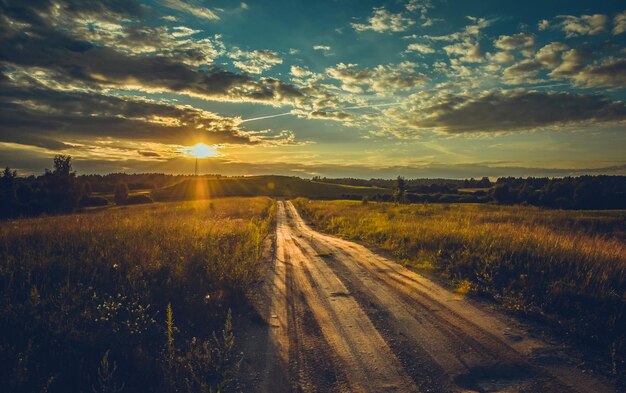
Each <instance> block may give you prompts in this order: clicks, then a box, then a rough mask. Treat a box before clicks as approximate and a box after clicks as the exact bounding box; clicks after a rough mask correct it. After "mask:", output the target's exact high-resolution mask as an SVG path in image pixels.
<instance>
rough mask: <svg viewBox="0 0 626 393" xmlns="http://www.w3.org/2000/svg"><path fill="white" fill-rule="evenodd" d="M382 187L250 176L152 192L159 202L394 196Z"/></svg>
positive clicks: (183, 183) (200, 181)
mask: <svg viewBox="0 0 626 393" xmlns="http://www.w3.org/2000/svg"><path fill="white" fill-rule="evenodd" d="M391 193H392V190H390V189H386V188H380V187H360V186H350V185H343V184H330V183H323V182H318V181H313V180H307V179H301V178H299V177H289V176H276V175H267V176H249V177H229V178H208V179H207V178H201V179H189V180H183V181H181V182H179V183H177V184H174V185H172V186H169V187H164V188H161V189H157V190H154V191H152V197H153V198H154V199H155V200H157V201H168V200H190V199H206V198H216V197H229V196H260V195H264V196H271V197H286V198H295V197H299V196H303V197H308V198H313V199H338V198H340V199H361V198H362V197H364V196H367V197H372V196H375V195H377V194H380V195H387V194H391Z"/></svg>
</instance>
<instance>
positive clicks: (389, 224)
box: [295, 199, 626, 357]
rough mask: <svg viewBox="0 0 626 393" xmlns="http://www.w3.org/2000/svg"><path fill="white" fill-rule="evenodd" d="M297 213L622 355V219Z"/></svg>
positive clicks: (457, 209)
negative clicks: (614, 349) (615, 349)
mask: <svg viewBox="0 0 626 393" xmlns="http://www.w3.org/2000/svg"><path fill="white" fill-rule="evenodd" d="M295 203H296V206H297V207H298V209H299V210H300V211H301V213H302V214H303V216H304V217H305V218H306V219H308V220H309V221H310V222H312V223H313V224H315V225H316V227H317V228H318V229H320V230H322V231H325V232H328V233H333V234H337V235H340V236H343V237H345V238H348V239H353V240H360V241H364V242H365V243H368V244H370V245H373V246H376V247H380V248H383V249H385V250H387V251H389V252H391V253H392V254H393V255H394V256H395V257H397V258H398V260H400V261H402V262H403V263H405V264H408V265H413V266H416V267H420V268H429V267H431V268H434V269H436V270H437V271H438V272H440V273H442V274H443V275H444V276H445V277H447V278H449V279H450V280H452V281H453V282H455V283H457V284H459V283H460V284H459V286H460V287H461V289H462V290H463V291H468V289H469V290H470V291H471V292H474V293H482V294H487V295H489V296H491V297H493V298H494V299H496V300H498V301H500V302H502V303H503V304H504V305H505V306H506V307H508V308H509V309H512V310H515V311H518V312H522V313H524V314H526V315H534V316H540V317H542V318H545V319H547V320H548V321H550V322H552V323H553V324H554V326H556V327H557V328H558V329H559V330H561V331H563V332H565V333H568V334H573V335H575V336H576V337H578V338H580V339H583V340H584V341H585V342H587V343H591V344H594V345H597V346H598V347H599V348H603V350H606V349H607V348H608V349H609V351H612V350H611V348H615V347H617V348H618V350H617V351H613V352H617V353H618V354H621V356H623V354H624V351H625V350H626V331H625V329H624V326H626V243H625V239H626V235H625V232H624V231H625V228H626V212H624V211H613V212H611V211H603V212H596V211H556V210H544V209H539V208H534V207H522V206H493V205H471V204H450V205H448V204H430V205H428V204H415V205H394V204H392V203H368V204H363V203H359V202H352V201H333V202H324V201H309V200H306V199H297V200H295ZM468 287H469V288H468ZM609 351H607V352H609ZM607 352H605V353H607ZM614 357H615V355H614Z"/></svg>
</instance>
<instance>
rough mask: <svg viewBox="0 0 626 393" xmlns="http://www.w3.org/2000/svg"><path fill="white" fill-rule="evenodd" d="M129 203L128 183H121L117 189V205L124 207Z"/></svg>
mask: <svg viewBox="0 0 626 393" xmlns="http://www.w3.org/2000/svg"><path fill="white" fill-rule="evenodd" d="M126 201H128V186H127V185H126V183H120V184H118V185H117V187H116V188H115V204H116V205H124V204H126Z"/></svg>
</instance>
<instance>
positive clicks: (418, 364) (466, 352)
mask: <svg viewBox="0 0 626 393" xmlns="http://www.w3.org/2000/svg"><path fill="white" fill-rule="evenodd" d="M277 203H278V209H277V233H276V258H275V265H274V269H273V273H272V277H271V280H270V281H271V282H270V283H269V288H270V289H269V295H268V298H269V299H270V305H269V313H268V317H267V319H268V324H269V327H270V328H269V334H268V336H267V340H268V344H267V348H271V350H270V349H268V350H267V356H266V358H265V368H266V371H265V378H264V379H263V381H261V382H260V383H259V385H257V386H256V388H257V389H258V390H260V391H268V392H269V391H272V392H275V391H285V392H288V391H292V392H326V391H328V392H580V393H587V392H589V393H591V392H612V391H615V390H614V389H612V388H611V386H610V385H609V384H608V382H607V381H605V380H601V379H599V378H596V377H592V376H589V375H587V374H585V373H583V372H582V371H580V370H578V369H577V368H576V367H575V366H573V365H572V364H571V362H570V361H568V359H567V358H566V357H565V356H563V355H562V348H561V347H559V346H558V345H555V344H548V343H546V342H544V341H542V340H539V339H536V338H533V337H531V336H529V335H528V334H527V333H526V332H525V331H524V330H523V329H521V328H520V327H519V326H517V325H515V324H512V323H510V321H509V320H508V319H506V318H504V317H502V316H500V315H495V314H493V313H492V312H489V311H486V310H484V309H483V308H482V307H479V306H477V305H475V304H472V303H471V302H469V301H467V300H465V299H463V298H462V297H460V296H458V295H455V294H453V293H451V292H449V291H448V290H446V289H444V288H442V287H440V286H439V285H437V284H435V283H433V282H432V281H430V280H428V279H426V278H425V277H423V276H421V275H419V274H416V273H415V272H412V271H411V270H408V269H406V268H404V267H402V266H401V265H399V264H397V263H395V262H393V261H390V260H388V259H386V258H384V257H381V256H380V255H377V254H375V253H373V252H372V251H370V250H368V249H367V248H365V247H363V246H361V245H358V244H356V243H353V242H349V241H346V240H342V239H339V238H337V237H334V236H329V235H325V234H321V233H319V232H316V231H314V230H312V229H311V228H310V227H309V226H308V225H307V224H306V223H305V222H304V221H303V220H302V218H301V217H300V215H299V214H298V212H297V210H296V209H295V207H294V206H293V204H292V203H291V202H288V201H287V202H284V201H278V202H277ZM278 364H282V365H283V367H282V369H283V374H282V375H283V377H282V379H281V378H278V377H277V375H278V374H276V370H275V369H276V368H277V367H278V366H277V365H278ZM285 375H286V376H285Z"/></svg>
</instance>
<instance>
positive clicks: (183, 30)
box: [172, 26, 200, 38]
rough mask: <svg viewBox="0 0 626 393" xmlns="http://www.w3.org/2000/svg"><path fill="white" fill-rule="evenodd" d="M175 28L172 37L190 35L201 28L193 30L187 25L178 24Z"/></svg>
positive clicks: (198, 31)
mask: <svg viewBox="0 0 626 393" xmlns="http://www.w3.org/2000/svg"><path fill="white" fill-rule="evenodd" d="M173 30H174V31H173V32H172V37H174V38H180V37H188V36H190V35H194V34H197V33H200V30H193V29H190V28H189V27H185V26H176V27H174V29H173Z"/></svg>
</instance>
